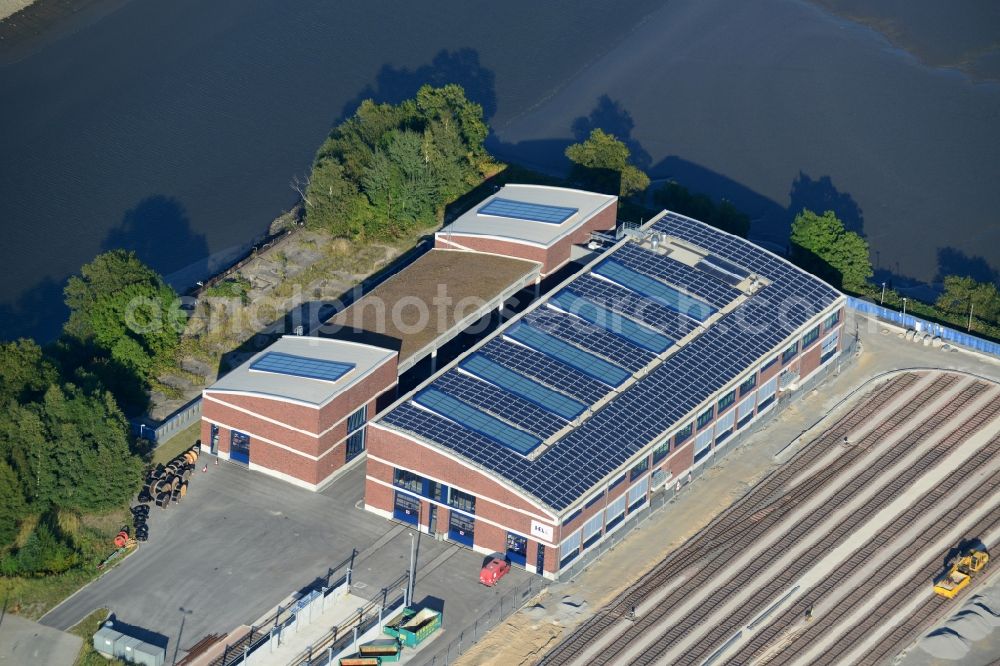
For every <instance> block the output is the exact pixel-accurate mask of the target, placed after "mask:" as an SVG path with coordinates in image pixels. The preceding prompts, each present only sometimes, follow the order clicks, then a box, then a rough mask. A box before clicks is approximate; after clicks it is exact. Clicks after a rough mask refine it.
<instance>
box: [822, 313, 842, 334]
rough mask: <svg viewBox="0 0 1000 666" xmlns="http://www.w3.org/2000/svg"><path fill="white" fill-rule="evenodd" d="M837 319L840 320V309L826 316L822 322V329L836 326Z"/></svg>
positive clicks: (827, 329)
mask: <svg viewBox="0 0 1000 666" xmlns="http://www.w3.org/2000/svg"><path fill="white" fill-rule="evenodd" d="M839 321H840V310H837V311H836V312H834V313H833V314H831V315H830V316H829V317H827V318H826V320H825V321H824V322H823V330H824V331H829V330H830V329H831V328H833V327H834V326H836V325H837V323H838V322H839Z"/></svg>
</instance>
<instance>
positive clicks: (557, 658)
mask: <svg viewBox="0 0 1000 666" xmlns="http://www.w3.org/2000/svg"><path fill="white" fill-rule="evenodd" d="M920 377H921V376H920V375H916V374H913V373H908V374H905V375H901V376H898V377H896V378H894V379H892V380H890V381H889V382H888V383H887V384H885V385H883V386H881V387H879V388H877V389H875V390H873V391H872V392H870V393H869V394H868V395H867V396H865V398H863V399H862V400H861V401H860V404H859V405H858V406H857V407H856V408H855V409H853V410H852V411H851V412H849V413H848V414H846V415H845V416H843V417H841V418H840V419H838V420H837V421H836V422H835V423H834V424H833V425H831V426H829V427H828V428H827V429H826V430H824V431H823V433H821V434H820V435H819V436H818V437H817V438H816V439H815V440H814V441H813V442H812V443H810V445H809V446H807V447H804V448H803V449H802V450H801V451H799V452H798V453H797V454H796V455H795V456H794V457H793V458H792V459H791V460H789V462H788V463H786V464H785V465H784V466H782V467H781V468H779V469H777V470H775V471H774V472H772V473H771V474H770V475H768V477H766V478H765V479H764V480H763V481H762V482H761V483H760V484H758V485H757V486H755V488H754V489H752V490H751V491H750V492H748V493H747V495H745V496H744V497H743V498H742V499H741V500H740V501H739V502H737V503H736V504H735V505H733V506H732V507H730V509H729V510H727V511H726V512H724V513H723V514H722V515H720V516H719V517H718V518H717V519H716V520H715V521H713V522H712V523H711V524H710V525H708V526H707V527H706V528H704V529H703V530H701V531H700V532H699V533H698V534H697V535H696V536H695V537H693V538H692V539H691V540H689V541H688V542H687V543H686V544H685V545H684V546H682V547H681V548H679V549H678V550H677V551H675V552H674V553H672V554H671V555H670V556H668V557H667V558H665V559H664V560H663V561H662V562H661V563H660V564H659V565H657V566H656V567H655V568H654V569H653V570H652V571H651V572H650V573H649V574H648V575H647V576H646V577H644V578H643V579H642V580H640V581H639V582H638V583H636V584H635V585H633V586H632V587H631V588H630V589H629V590H627V591H626V592H625V593H624V594H622V595H621V596H620V597H619V598H618V600H617V601H616V602H615V603H613V604H611V605H609V606H607V607H606V608H605V609H604V610H603V611H601V612H600V613H598V614H597V615H595V616H594V617H593V618H591V620H589V621H588V622H586V623H584V625H582V626H581V627H580V628H578V629H577V630H576V631H575V632H574V633H573V634H572V635H571V636H570V637H569V638H568V639H567V640H565V641H563V643H561V644H560V645H559V646H557V647H556V648H555V649H554V650H553V651H551V652H550V653H549V654H548V655H546V657H545V659H544V660H543V661H542V663H543V664H564V663H572V662H574V661H576V660H577V659H578V658H579V657H580V656H581V655H582V654H583V653H584V652H586V651H587V646H590V645H593V644H594V643H595V641H601V642H602V643H606V646H604V647H603V648H602V649H601V651H600V654H597V655H589V656H590V659H588V663H595V664H600V663H608V662H610V661H614V660H617V659H619V658H620V657H621V656H622V655H623V653H624V652H625V650H626V649H627V648H628V647H629V645H630V644H632V643H633V641H635V640H636V639H637V638H639V637H640V636H643V635H646V634H648V632H650V631H654V630H655V628H657V627H658V626H659V625H660V624H662V621H663V620H664V619H665V618H666V617H668V616H669V615H670V613H672V612H673V611H674V609H675V607H676V606H677V605H678V604H680V603H681V602H683V600H684V598H685V596H687V594H689V593H690V591H691V590H699V589H701V588H702V587H703V586H706V587H707V586H708V585H710V583H711V579H712V578H713V577H715V576H717V575H718V572H719V571H720V570H724V569H725V564H726V562H728V561H729V560H731V559H732V557H733V556H734V554H736V553H740V552H742V551H744V550H746V549H747V548H749V547H751V546H752V544H753V543H754V542H756V541H758V540H759V539H760V538H761V537H763V536H765V535H767V534H768V533H769V532H771V531H772V528H774V526H775V525H776V524H777V523H778V522H780V521H781V520H782V519H783V518H784V517H786V515H787V512H788V510H790V509H792V508H794V507H796V506H798V505H799V504H800V503H801V502H804V501H806V500H807V499H808V498H809V497H810V496H811V495H815V494H816V493H817V492H818V491H820V490H821V489H822V488H825V487H827V486H829V485H830V483H831V481H832V480H833V479H835V478H836V477H837V476H838V475H839V474H841V473H843V472H844V471H845V470H847V469H849V468H850V467H851V466H852V465H854V464H855V463H856V462H857V461H858V460H859V459H860V458H862V457H864V456H868V455H869V454H871V453H872V452H873V449H874V448H875V447H876V445H877V444H878V443H879V442H881V441H883V440H884V439H886V438H887V437H888V436H890V435H891V434H892V433H894V432H896V431H897V430H899V429H903V428H905V427H906V424H907V423H908V421H910V420H911V419H912V417H913V416H914V415H915V414H917V413H918V412H919V411H920V410H922V409H925V408H926V407H927V406H928V405H930V404H931V403H932V402H934V401H935V400H936V399H937V398H939V397H940V396H941V395H942V394H943V393H944V392H945V391H947V390H948V389H950V388H952V387H953V386H954V385H955V383H956V382H957V381H958V378H957V376H956V375H950V374H949V375H941V376H939V377H936V378H935V379H934V380H933V381H931V382H930V384H929V385H928V386H927V387H926V388H924V390H922V391H921V392H919V393H917V394H916V395H914V396H913V399H912V400H910V401H909V402H907V403H905V404H903V405H901V406H900V407H899V408H898V409H896V410H895V411H893V412H891V413H890V414H888V415H886V416H885V417H884V418H882V420H881V421H880V422H879V423H877V424H876V425H875V426H874V427H873V428H872V429H871V430H869V431H868V433H867V434H866V435H865V436H864V437H862V438H861V439H860V441H858V442H856V443H853V445H852V446H851V447H850V448H848V449H846V450H844V451H843V453H842V454H841V455H839V456H838V457H836V458H834V459H833V460H832V461H831V462H830V463H829V464H828V465H824V466H823V467H820V468H819V469H817V470H815V471H814V472H813V473H812V474H811V475H809V476H808V477H807V478H804V479H803V480H802V481H801V482H800V483H798V484H797V485H795V486H793V487H792V488H791V490H788V484H789V482H790V481H791V480H793V479H795V478H796V477H797V476H799V475H801V474H802V473H803V472H804V471H805V470H808V469H809V467H810V466H811V465H813V464H814V463H815V462H816V461H818V460H819V459H820V458H821V457H822V456H824V455H826V454H827V453H828V452H829V451H830V448H831V446H832V445H837V444H840V443H842V441H843V438H844V436H845V434H847V433H852V432H854V431H856V430H857V429H858V428H859V427H860V426H862V425H863V424H865V423H866V422H868V421H869V420H870V419H871V418H872V416H873V415H875V414H877V413H878V412H879V410H881V409H882V408H883V407H885V406H886V405H888V404H889V403H890V402H892V401H893V400H895V399H896V398H898V397H900V396H901V395H903V394H904V392H906V391H907V390H909V389H911V388H913V387H914V386H915V385H917V382H918V381H919V380H920ZM985 388H987V385H986V384H983V383H973V384H971V385H969V386H967V387H965V388H964V389H963V390H962V391H961V392H960V393H959V395H958V396H957V397H956V399H954V400H952V401H950V402H948V403H946V404H944V405H943V406H942V407H940V408H939V409H937V411H936V412H935V413H934V414H933V415H932V416H931V417H930V418H929V419H927V420H926V421H925V422H924V423H922V424H920V425H919V426H918V427H917V428H915V429H913V431H912V433H910V434H909V436H907V437H904V438H901V439H900V440H899V441H897V442H895V443H894V444H893V445H892V446H889V447H885V448H884V449H883V450H881V451H875V459H874V461H873V463H872V465H871V466H870V467H868V468H867V469H865V470H863V471H862V472H861V473H859V474H857V475H856V476H855V477H854V478H853V479H852V480H851V481H850V482H848V483H847V484H845V485H844V486H843V487H841V488H839V489H837V490H836V491H834V494H833V496H832V497H831V498H830V500H829V501H828V502H825V503H824V504H823V505H822V506H820V507H819V508H818V510H816V511H814V512H812V513H811V514H809V515H807V516H805V517H804V519H803V520H801V521H800V522H798V523H797V524H796V525H794V526H793V527H792V529H791V530H789V531H788V532H786V533H785V534H783V535H780V536H779V538H778V541H777V543H776V544H774V545H772V546H771V547H770V549H771V550H772V551H773V552H784V550H785V549H788V548H791V547H793V546H794V544H795V543H796V542H798V541H800V540H801V539H803V538H804V537H806V535H808V534H810V533H811V532H812V530H814V529H815V528H816V527H817V526H818V525H819V524H821V523H822V522H823V521H825V520H826V519H827V518H829V516H830V515H831V514H832V513H833V512H835V511H836V510H837V509H838V508H839V507H841V506H842V505H843V504H844V503H846V502H848V501H850V498H851V497H852V496H854V495H855V494H856V493H858V492H859V491H861V489H863V488H865V487H866V486H867V485H868V484H869V483H871V482H872V481H873V480H875V479H878V478H879V476H880V475H882V474H883V473H884V472H885V471H886V470H887V469H889V468H890V467H892V466H893V465H894V464H895V463H896V462H897V461H898V460H899V459H900V458H901V457H902V456H903V455H905V453H906V450H907V449H913V448H914V447H915V446H916V445H917V444H918V443H919V442H922V441H924V440H925V439H926V438H927V437H930V436H931V435H933V434H934V433H935V432H937V431H939V430H940V429H941V428H942V427H943V426H944V425H946V424H947V423H949V422H950V420H952V419H953V418H954V417H955V415H956V414H957V413H958V412H959V411H961V410H962V409H964V408H965V407H967V406H968V405H969V404H970V402H971V401H973V400H974V399H975V398H976V396H978V395H980V394H981V393H982V391H983V390H984V389H985ZM994 402H996V401H994ZM998 411H1000V405H997V406H996V407H993V408H990V409H987V410H984V411H983V412H981V413H979V414H977V415H976V416H974V417H972V418H970V419H968V420H967V421H966V422H965V423H963V424H962V425H961V426H959V427H958V428H956V429H955V431H953V432H952V433H951V434H950V435H949V436H948V437H947V438H946V440H944V441H942V442H940V443H939V444H937V445H936V446H934V447H933V448H931V449H930V450H929V451H927V452H925V453H924V454H923V455H922V456H921V457H920V459H919V462H918V463H917V464H915V465H911V466H910V467H908V468H907V469H905V470H903V471H902V472H900V473H899V474H897V475H896V476H894V477H893V478H892V479H890V480H888V481H887V482H886V484H885V486H884V487H883V488H881V489H880V490H879V492H878V493H877V495H876V496H875V497H874V498H873V499H872V501H871V502H870V503H868V505H867V506H865V507H864V510H863V511H858V512H855V513H854V514H852V515H848V516H847V517H846V518H844V519H843V520H841V521H840V522H839V523H838V524H837V525H836V527H834V528H833V529H832V530H830V531H829V532H828V533H826V534H825V535H823V536H821V537H816V538H818V539H819V543H818V544H817V545H816V546H815V548H816V550H817V552H825V551H826V550H829V549H832V548H834V547H835V546H836V545H837V544H838V543H840V542H841V541H843V539H844V538H846V536H847V535H849V534H850V533H852V531H854V530H855V529H856V528H857V527H858V526H859V525H861V524H863V523H864V522H866V521H867V520H868V519H869V518H870V517H871V516H872V515H873V514H874V513H875V512H876V511H878V510H879V509H880V508H881V507H883V506H885V505H886V504H887V503H889V502H891V501H892V500H893V499H894V498H896V497H898V496H899V494H900V493H901V492H903V491H904V490H905V489H906V488H907V487H908V486H909V485H910V484H911V483H912V482H913V481H914V480H915V479H916V478H918V477H919V476H920V475H921V474H922V473H923V471H924V470H926V469H927V468H928V467H929V466H932V465H934V464H936V462H937V461H939V460H940V459H942V458H943V457H944V456H945V455H947V454H948V452H949V451H950V450H952V449H953V448H954V447H956V446H958V445H959V444H960V443H961V442H962V441H964V440H965V439H967V437H969V436H970V435H971V434H972V433H973V432H975V431H977V430H978V429H980V428H981V427H982V426H983V425H984V424H985V423H987V422H989V420H990V419H991V418H993V416H995V415H996V413H997V412H998ZM808 564H809V562H808V561H807V560H805V559H804V558H803V559H801V561H799V562H798V563H794V562H793V563H792V565H791V566H789V567H788V568H787V570H786V572H784V573H783V574H782V575H781V576H779V577H777V578H775V579H773V580H771V581H769V582H768V583H766V584H765V588H764V589H763V590H761V592H760V594H756V595H754V596H755V597H759V598H761V599H764V600H765V601H762V602H759V603H756V604H753V603H748V604H744V605H743V606H741V607H740V608H739V609H737V611H736V612H735V613H732V614H730V616H729V617H727V621H726V622H723V623H721V624H718V625H716V626H715V627H714V629H712V630H711V631H710V633H709V634H708V635H707V636H705V637H704V638H703V639H699V640H698V641H697V644H696V645H695V646H693V647H692V648H691V649H690V650H688V651H687V652H686V653H685V654H684V655H683V656H682V657H681V658H680V659H679V660H678V663H700V662H701V661H703V660H704V659H705V658H706V657H709V658H710V657H711V653H712V651H713V650H715V649H716V648H717V647H718V646H719V645H720V644H723V642H724V641H725V640H726V639H727V638H729V637H730V636H732V635H733V632H734V631H735V630H736V629H738V628H739V627H740V626H743V623H745V622H747V621H749V620H750V619H752V618H753V617H754V616H755V615H757V614H759V613H760V612H761V611H762V610H764V608H763V606H766V605H767V604H770V603H771V602H772V599H773V598H774V596H773V595H776V594H780V592H781V591H782V589H783V588H784V587H787V586H788V585H789V583H790V582H794V580H795V579H796V577H798V575H799V574H800V573H801V572H802V571H803V570H804V569H806V568H807V566H808ZM767 565H768V562H767V561H766V558H765V559H763V560H762V561H761V563H759V564H758V563H751V564H750V565H749V566H747V567H745V568H744V569H743V570H741V571H739V572H737V573H736V575H735V576H734V577H733V578H732V580H730V581H727V582H726V583H725V584H724V585H723V586H722V588H721V589H718V590H715V591H713V592H711V593H710V595H709V597H708V598H707V599H706V600H705V601H704V603H700V604H699V605H698V606H697V607H696V608H695V609H693V610H691V611H690V612H688V613H687V614H686V615H684V616H683V617H682V618H680V619H679V620H678V621H676V622H672V623H671V624H670V625H669V626H668V627H667V628H666V630H665V631H664V633H663V634H662V635H661V636H660V637H659V638H658V639H656V641H655V642H654V644H653V645H651V646H650V648H649V649H648V650H646V651H645V653H644V654H643V655H640V656H639V657H638V659H636V658H633V663H651V662H653V661H656V660H657V659H659V657H660V655H662V653H663V652H664V650H666V649H668V647H669V646H671V645H674V644H676V643H677V642H678V641H680V640H683V639H684V637H685V636H687V635H688V634H689V633H690V632H691V631H692V630H693V629H694V628H695V627H698V626H701V625H702V623H703V622H704V620H705V618H706V617H708V616H709V615H711V614H712V612H713V611H714V610H716V609H717V608H718V607H719V606H720V605H721V604H723V603H724V602H725V600H726V598H727V597H728V596H729V595H730V594H731V593H732V592H733V591H734V590H738V589H740V588H742V587H743V586H745V585H747V584H748V583H750V582H751V581H752V580H754V579H755V578H756V577H757V576H758V575H759V574H760V573H761V572H762V571H763V570H764V569H765V568H766V566H767ZM845 575H847V574H845ZM678 579H683V589H674V590H671V591H670V592H668V593H666V595H665V596H663V598H662V599H657V603H656V605H655V606H654V607H653V608H651V609H650V610H649V611H648V612H647V613H645V614H643V616H642V617H639V618H636V619H635V621H634V622H633V623H631V624H629V625H626V626H624V629H623V628H622V622H623V618H624V617H625V616H627V615H629V614H630V611H631V610H632V609H633V608H635V607H637V606H638V605H640V604H641V603H642V602H643V601H645V600H647V599H649V598H650V597H652V596H654V595H656V594H657V593H660V594H661V595H662V594H663V590H664V589H665V588H667V587H668V586H669V585H671V584H672V583H676V582H677V581H678ZM768 629H769V628H768ZM613 630H617V631H619V633H618V635H615V636H613V638H612V631H613ZM609 639H610V640H609ZM765 645H766V644H765ZM746 649H747V648H746V647H744V648H742V649H741V652H740V654H743V653H744V651H745V650H746ZM755 651H756V648H754V649H751V650H750V654H753V653H754V652H755ZM734 663H746V662H743V661H737V662H734Z"/></svg>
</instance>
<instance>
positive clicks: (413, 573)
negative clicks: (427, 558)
mask: <svg viewBox="0 0 1000 666" xmlns="http://www.w3.org/2000/svg"><path fill="white" fill-rule="evenodd" d="M416 578H417V540H416V539H415V538H414V534H413V532H410V579H409V580H408V581H407V582H406V599H407V601H408V602H409V604H411V605H412V604H413V583H414V582H415V580H416Z"/></svg>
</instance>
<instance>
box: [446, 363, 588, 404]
mask: <svg viewBox="0 0 1000 666" xmlns="http://www.w3.org/2000/svg"><path fill="white" fill-rule="evenodd" d="M460 367H461V368H462V369H463V370H465V371H466V372H469V373H472V374H474V375H476V376H477V377H480V378H482V379H483V380H485V381H488V382H490V383H492V384H496V385H497V386H499V387H501V388H503V389H506V390H507V391H509V392H511V393H513V394H515V395H518V396H520V397H522V398H524V399H525V400H528V401H530V402H533V403H535V404H536V405H541V406H542V407H544V408H545V409H547V410H549V411H550V412H552V413H553V414H558V415H559V416H561V417H562V418H564V419H575V418H576V417H577V416H579V415H580V414H582V413H583V410H585V409H586V408H587V406H586V405H584V404H583V403H581V402H579V401H577V400H574V399H573V398H571V397H569V396H567V395H563V394H562V393H560V392H559V391H556V390H553V389H551V388H549V387H547V386H545V385H544V384H540V383H539V382H536V381H534V380H531V379H529V378H527V377H525V376H524V375H521V374H518V373H516V372H514V371H513V370H508V369H507V368H505V367H503V366H502V365H500V364H499V363H494V362H493V361H491V360H490V359H488V358H486V357H485V356H483V355H482V354H480V353H475V354H472V355H471V356H469V357H468V358H467V359H465V360H464V361H462V363H461V365H460Z"/></svg>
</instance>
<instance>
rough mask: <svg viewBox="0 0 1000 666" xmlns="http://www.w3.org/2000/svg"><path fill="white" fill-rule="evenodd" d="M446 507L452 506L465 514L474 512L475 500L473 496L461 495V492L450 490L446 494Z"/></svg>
mask: <svg viewBox="0 0 1000 666" xmlns="http://www.w3.org/2000/svg"><path fill="white" fill-rule="evenodd" d="M448 506H453V507H455V508H456V509H458V510H459V511H465V512H466V513H475V512H476V498H475V496H474V495H469V494H468V493H463V492H462V491H461V490H455V489H454V488H452V489H451V492H450V493H448Z"/></svg>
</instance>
